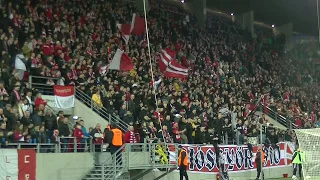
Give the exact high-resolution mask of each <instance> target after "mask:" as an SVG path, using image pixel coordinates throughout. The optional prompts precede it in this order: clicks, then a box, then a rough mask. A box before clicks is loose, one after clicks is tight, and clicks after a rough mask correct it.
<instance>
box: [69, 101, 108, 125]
mask: <svg viewBox="0 0 320 180" xmlns="http://www.w3.org/2000/svg"><path fill="white" fill-rule="evenodd" d="M73 110H74V115H75V116H79V117H81V118H82V119H83V120H84V124H85V127H86V128H87V130H88V129H89V127H93V128H94V127H95V126H96V124H97V123H100V124H101V128H102V129H103V128H104V127H106V126H107V125H108V121H107V120H105V119H103V118H102V117H101V116H99V115H98V114H97V113H96V112H94V111H92V110H91V109H90V108H88V107H87V106H86V105H85V104H83V103H82V102H81V101H79V100H78V99H75V106H74V109H73Z"/></svg>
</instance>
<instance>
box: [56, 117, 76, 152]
mask: <svg viewBox="0 0 320 180" xmlns="http://www.w3.org/2000/svg"><path fill="white" fill-rule="evenodd" d="M68 121H69V120H68V118H64V119H63V123H61V124H59V126H58V130H59V134H60V137H61V141H60V142H61V147H62V148H61V151H62V152H67V151H68V143H69V141H70V140H72V139H70V138H69V137H71V134H70V129H69V126H68ZM71 143H72V144H73V142H72V141H71Z"/></svg>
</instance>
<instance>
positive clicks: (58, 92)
mask: <svg viewBox="0 0 320 180" xmlns="http://www.w3.org/2000/svg"><path fill="white" fill-rule="evenodd" d="M53 91H54V98H55V101H54V107H56V108H61V109H68V108H73V107H74V87H73V86H58V85H55V86H54V87H53Z"/></svg>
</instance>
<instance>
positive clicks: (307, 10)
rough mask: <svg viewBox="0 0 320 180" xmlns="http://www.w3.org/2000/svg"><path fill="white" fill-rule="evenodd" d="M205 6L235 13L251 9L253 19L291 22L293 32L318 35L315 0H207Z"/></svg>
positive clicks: (282, 22)
mask: <svg viewBox="0 0 320 180" xmlns="http://www.w3.org/2000/svg"><path fill="white" fill-rule="evenodd" d="M207 8H212V9H216V10H220V11H222V12H225V13H231V12H234V13H235V14H237V13H238V14H239V13H242V12H247V11H250V10H252V11H254V12H255V14H254V18H255V21H260V22H264V23H266V24H270V25H271V24H275V25H276V26H280V25H282V24H286V23H288V22H292V23H293V26H294V31H295V32H298V33H302V34H306V35H315V36H318V21H317V1H316V0H207Z"/></svg>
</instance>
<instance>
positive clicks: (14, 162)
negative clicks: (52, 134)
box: [0, 149, 36, 180]
mask: <svg viewBox="0 0 320 180" xmlns="http://www.w3.org/2000/svg"><path fill="white" fill-rule="evenodd" d="M0 153H1V155H0V179H4V180H35V179H36V152H35V151H34V150H28V149H22V150H17V149H1V150H0Z"/></svg>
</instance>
